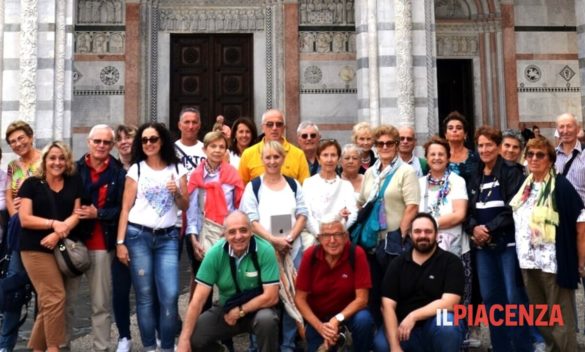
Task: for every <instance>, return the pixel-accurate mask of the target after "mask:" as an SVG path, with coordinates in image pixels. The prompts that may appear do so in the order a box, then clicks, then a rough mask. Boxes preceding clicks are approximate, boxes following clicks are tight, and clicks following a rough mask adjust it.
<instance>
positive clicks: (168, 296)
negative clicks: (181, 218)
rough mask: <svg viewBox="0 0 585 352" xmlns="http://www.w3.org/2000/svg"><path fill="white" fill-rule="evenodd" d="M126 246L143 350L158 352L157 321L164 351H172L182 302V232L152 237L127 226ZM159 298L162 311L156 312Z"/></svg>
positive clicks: (148, 233)
mask: <svg viewBox="0 0 585 352" xmlns="http://www.w3.org/2000/svg"><path fill="white" fill-rule="evenodd" d="M126 246H127V247H128V254H129V256H130V275H131V277H132V284H133V285H134V290H135V292H136V313H137V317H138V327H139V329H140V337H141V339H142V345H143V346H144V350H146V351H148V350H154V349H155V348H156V333H155V331H156V326H157V320H158V321H159V324H160V330H159V336H160V339H161V349H162V351H173V349H174V344H175V334H176V332H177V319H178V308H177V303H178V298H179V232H178V231H177V229H174V230H172V231H171V232H169V233H167V234H157V235H155V234H153V233H151V232H149V231H143V230H140V229H139V228H137V227H135V226H133V225H131V224H128V230H127V231H126ZM157 297H158V304H159V305H160V306H159V309H156V301H157Z"/></svg>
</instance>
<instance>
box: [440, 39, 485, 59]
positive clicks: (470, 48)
mask: <svg viewBox="0 0 585 352" xmlns="http://www.w3.org/2000/svg"><path fill="white" fill-rule="evenodd" d="M476 55H479V37H478V36H477V35H473V36H469V35H439V34H437V56H476Z"/></svg>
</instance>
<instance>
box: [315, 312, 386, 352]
mask: <svg viewBox="0 0 585 352" xmlns="http://www.w3.org/2000/svg"><path fill="white" fill-rule="evenodd" d="M344 324H345V326H347V328H348V329H349V331H350V332H351V339H352V341H353V350H354V351H369V350H370V349H371V346H372V341H373V340H374V333H375V332H376V325H375V324H374V318H372V315H371V314H370V311H369V310H368V309H367V308H366V309H362V310H360V311H358V312H357V313H355V314H354V315H353V316H352V317H351V318H349V319H347V321H346V322H345V323H344ZM306 337H307V351H308V352H314V351H317V349H318V348H319V346H321V344H322V343H323V337H321V335H320V334H319V332H318V331H317V330H315V328H313V326H311V325H309V324H307V328H306ZM386 351H387V350H386Z"/></svg>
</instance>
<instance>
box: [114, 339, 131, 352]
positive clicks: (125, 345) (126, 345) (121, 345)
mask: <svg viewBox="0 0 585 352" xmlns="http://www.w3.org/2000/svg"><path fill="white" fill-rule="evenodd" d="M130 351H132V340H130V339H128V338H126V337H124V338H121V339H120V340H118V348H117V349H116V352H130Z"/></svg>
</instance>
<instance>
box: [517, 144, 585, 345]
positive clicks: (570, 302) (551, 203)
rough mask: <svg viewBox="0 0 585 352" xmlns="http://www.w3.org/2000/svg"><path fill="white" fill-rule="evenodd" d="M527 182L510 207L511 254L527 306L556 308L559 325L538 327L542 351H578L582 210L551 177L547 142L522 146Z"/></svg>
mask: <svg viewBox="0 0 585 352" xmlns="http://www.w3.org/2000/svg"><path fill="white" fill-rule="evenodd" d="M525 157H526V161H527V162H528V172H529V174H528V177H527V178H526V180H525V181H524V183H523V184H522V186H521V187H520V189H519V190H518V192H517V193H516V195H515V196H514V198H512V201H511V202H510V206H511V207H512V210H513V212H514V224H515V240H516V254H517V258H518V261H519V264H520V268H521V272H522V278H523V280H524V285H525V287H526V293H527V294H528V300H529V302H530V304H547V305H548V306H549V307H555V306H556V307H560V309H561V314H562V317H563V320H564V325H563V326H559V325H556V326H539V327H538V329H539V330H540V332H541V333H542V336H543V337H544V340H545V344H546V350H547V351H577V337H576V321H575V315H574V312H575V300H574V298H575V289H576V288H577V283H578V282H579V281H580V276H585V253H584V251H583V246H584V244H585V242H584V241H585V239H584V238H583V235H584V234H585V232H584V231H583V229H584V228H585V213H584V206H583V202H582V200H581V197H579V194H578V193H577V191H576V190H575V189H574V188H573V186H572V185H571V183H570V182H568V181H567V179H566V178H565V177H564V176H563V175H561V174H556V172H555V170H554V164H555V160H556V152H555V148H554V147H553V145H552V144H551V143H550V142H549V141H548V140H547V139H546V138H532V139H530V140H529V141H528V143H527V145H526V155H525Z"/></svg>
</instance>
